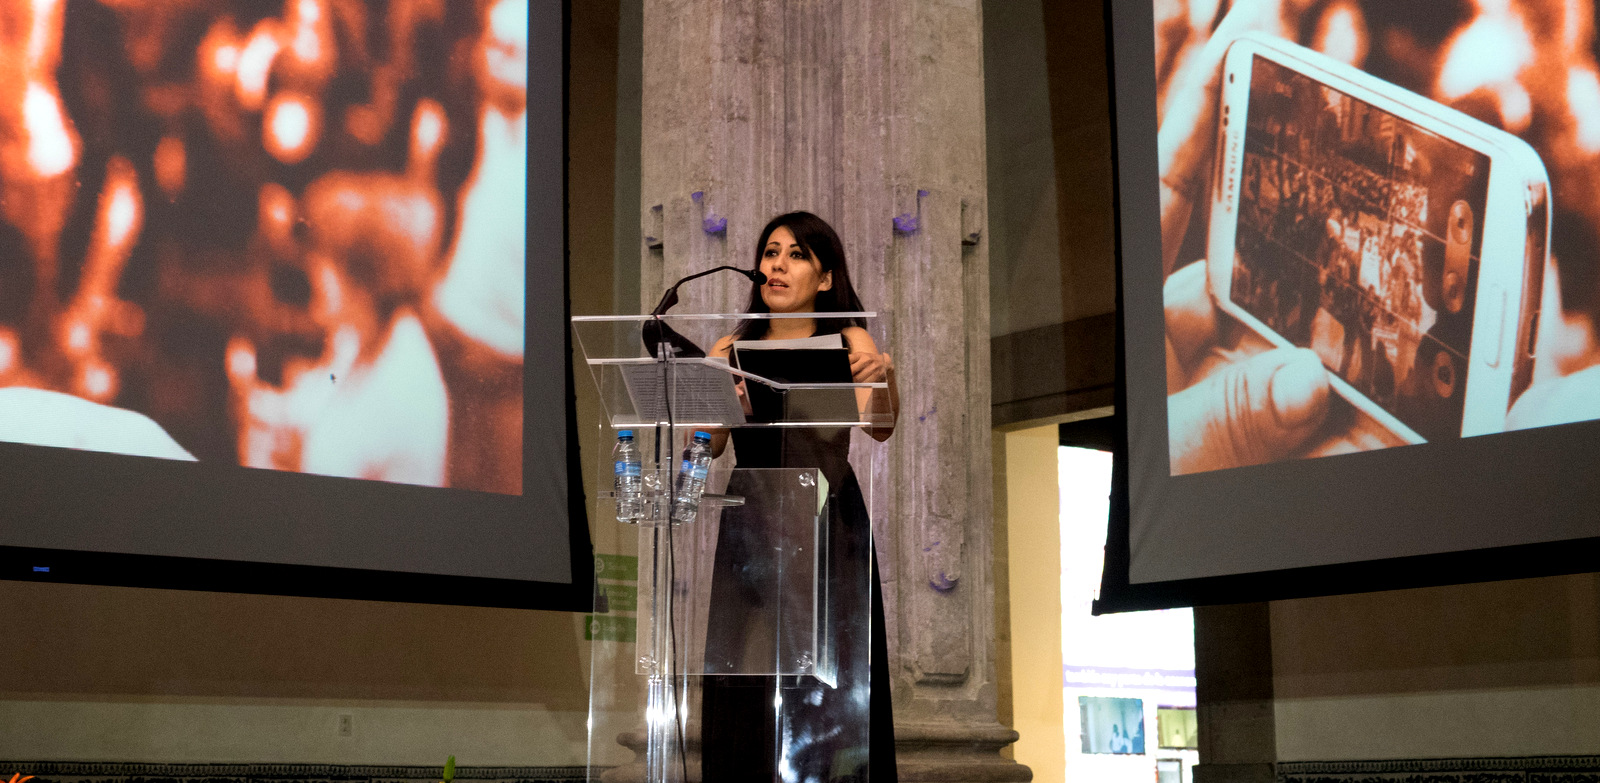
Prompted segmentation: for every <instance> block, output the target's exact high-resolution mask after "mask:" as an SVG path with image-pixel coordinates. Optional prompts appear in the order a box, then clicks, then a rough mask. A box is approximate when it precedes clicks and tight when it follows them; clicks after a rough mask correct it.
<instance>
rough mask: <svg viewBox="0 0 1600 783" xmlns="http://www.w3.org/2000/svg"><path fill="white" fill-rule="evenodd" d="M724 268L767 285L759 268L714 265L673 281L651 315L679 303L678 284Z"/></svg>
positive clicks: (663, 311)
mask: <svg viewBox="0 0 1600 783" xmlns="http://www.w3.org/2000/svg"><path fill="white" fill-rule="evenodd" d="M723 270H727V271H729V272H738V273H739V274H741V275H744V276H745V277H748V278H750V282H752V283H755V284H756V285H766V284H767V276H766V275H764V274H762V273H761V270H759V269H740V268H739V267H736V266H719V267H713V268H711V269H707V270H706V271H704V272H696V273H694V274H692V275H689V276H687V277H684V278H683V279H681V280H679V281H678V282H676V283H673V284H672V287H671V288H668V289H667V292H666V293H665V294H662V295H661V301H659V302H657V303H656V309H654V310H651V311H650V314H651V315H662V314H664V313H666V312H667V311H668V310H670V309H672V306H673V305H676V304H677V303H678V286H680V285H683V284H684V283H687V282H689V281H690V280H693V279H695V278H697V277H705V276H706V275H709V274H711V273H713V272H721V271H723Z"/></svg>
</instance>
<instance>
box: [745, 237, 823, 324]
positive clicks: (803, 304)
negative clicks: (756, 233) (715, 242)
mask: <svg viewBox="0 0 1600 783" xmlns="http://www.w3.org/2000/svg"><path fill="white" fill-rule="evenodd" d="M761 273H762V274H764V275H766V276H767V283H766V285H763V286H761V301H763V302H766V303H767V309H769V310H771V311H772V312H774V313H812V312H816V309H817V292H818V291H827V290H829V289H831V288H833V273H832V272H824V271H822V263H821V262H820V261H818V260H817V259H816V258H815V257H814V256H812V255H811V254H809V253H807V252H806V251H804V250H802V249H801V248H800V244H799V243H798V242H795V240H794V233H793V232H791V231H790V230H789V229H788V228H787V227H784V226H779V227H778V228H776V229H774V230H773V232H772V234H771V235H770V236H768V237H767V245H766V247H764V248H762V249H761Z"/></svg>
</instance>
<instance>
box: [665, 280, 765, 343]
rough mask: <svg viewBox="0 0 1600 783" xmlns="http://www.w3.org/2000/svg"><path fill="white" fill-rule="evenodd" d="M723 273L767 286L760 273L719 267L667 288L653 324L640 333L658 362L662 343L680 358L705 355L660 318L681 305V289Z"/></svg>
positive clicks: (691, 341)
mask: <svg viewBox="0 0 1600 783" xmlns="http://www.w3.org/2000/svg"><path fill="white" fill-rule="evenodd" d="M724 270H726V271H730V272H738V273H739V274H741V275H744V276H745V277H748V278H750V281H751V282H753V283H755V284H756V285H762V284H764V283H766V282H767V276H766V275H764V274H762V273H761V272H758V271H755V270H750V269H740V268H739V267H736V266H719V267H713V268H711V269H707V270H705V271H703V272H696V273H694V274H692V275H689V276H687V277H684V278H682V279H681V280H679V281H678V282H676V283H673V284H672V287H671V288H668V289H667V292H666V293H665V294H662V295H661V301H659V302H657V303H656V307H655V309H654V310H651V311H650V315H651V318H650V320H648V321H645V322H644V327H643V328H642V330H641V337H643V338H644V345H645V349H646V350H648V351H650V355H651V356H654V357H655V358H657V359H660V358H661V346H662V344H663V343H665V344H667V345H668V346H670V347H671V349H672V353H673V354H674V355H675V356H678V357H679V358H684V359H698V358H700V357H702V356H705V355H706V352H705V351H704V350H702V349H701V348H700V346H698V345H695V344H694V341H693V340H690V339H689V338H687V337H684V336H683V335H682V334H679V333H678V331H677V330H676V329H673V328H672V327H671V326H668V325H667V324H666V322H665V321H662V320H661V316H662V315H665V314H666V312H667V311H668V310H670V309H672V306H673V305H676V304H677V303H678V286H681V285H683V284H684V283H687V282H689V281H690V280H693V279H695V278H697V277H705V276H706V275H709V274H712V273H713V272H721V271H724Z"/></svg>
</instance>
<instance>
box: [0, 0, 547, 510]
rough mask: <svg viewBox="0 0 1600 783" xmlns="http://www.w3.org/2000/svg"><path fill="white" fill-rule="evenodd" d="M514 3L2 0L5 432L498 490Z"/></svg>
mask: <svg viewBox="0 0 1600 783" xmlns="http://www.w3.org/2000/svg"><path fill="white" fill-rule="evenodd" d="M527 17H528V5H527V0H387V2H385V1H383V0H283V1H282V2H278V1H277V0H267V1H262V0H8V1H7V2H5V3H3V4H0V440H5V441H13V442H23V443H34V444H40V445H47V446H62V447H71V448H79V449H90V450H97V451H109V452H118V453H124V454H136V455H144V456H156V457H167V458H174V459H198V460H201V461H208V462H230V463H234V464H239V465H244V466H248V467H255V468H269V469H275V470H284V471H296V472H304V473H317V474H323V475H330V476H345V477H352V478H364V479H375V480H381V481H391V482H401V483H407V484H422V485H430V486H448V487H457V488H463V489H472V490H482V491H489V492H499V493H511V494H519V493H520V492H521V491H522V458H521V453H522V442H521V432H522V394H523V390H522V372H523V368H522V365H523V319H524V309H523V308H524V295H523V291H524V275H525V272H524V258H525V250H524V224H525V217H524V205H525V202H526V182H525V176H526V173H525V172H526V165H527V154H526V138H527V135H526V120H527V83H526V82H527V46H528V19H527Z"/></svg>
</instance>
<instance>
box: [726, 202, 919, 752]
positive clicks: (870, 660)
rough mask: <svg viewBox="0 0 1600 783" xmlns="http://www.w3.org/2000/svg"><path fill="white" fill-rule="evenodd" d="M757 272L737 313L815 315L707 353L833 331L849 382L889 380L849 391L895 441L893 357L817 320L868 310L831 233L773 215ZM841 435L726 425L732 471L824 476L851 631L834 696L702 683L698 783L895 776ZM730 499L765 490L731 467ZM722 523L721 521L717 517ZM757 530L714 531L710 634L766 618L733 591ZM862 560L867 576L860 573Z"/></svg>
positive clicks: (878, 637) (877, 604) (871, 594)
mask: <svg viewBox="0 0 1600 783" xmlns="http://www.w3.org/2000/svg"><path fill="white" fill-rule="evenodd" d="M756 267H757V268H758V269H759V270H760V271H761V272H762V273H763V274H765V275H766V278H767V279H766V282H765V283H764V284H761V285H759V286H753V287H752V290H751V293H750V304H749V306H748V308H747V310H746V312H749V313H816V314H818V317H816V318H781V319H749V320H746V321H743V322H742V323H741V324H740V325H739V327H738V328H737V330H736V331H735V333H734V334H731V335H728V336H726V337H723V338H722V339H721V340H718V341H717V344H716V346H715V347H714V348H713V349H712V351H711V355H712V356H714V357H727V356H729V354H730V353H731V352H732V350H733V344H734V341H736V340H739V341H745V340H786V339H798V338H808V337H823V336H832V335H837V339H838V340H839V344H838V347H842V348H846V349H848V351H849V357H850V374H851V378H852V380H853V381H854V382H856V383H879V382H886V383H887V384H888V386H887V388H881V389H870V390H869V389H859V390H857V407H858V408H859V409H860V410H861V411H862V412H864V413H873V414H876V417H875V420H876V421H882V420H883V419H884V418H885V416H884V415H885V414H887V420H888V422H889V423H888V424H883V425H871V426H866V431H867V433H868V434H869V435H871V436H872V437H873V439H875V440H878V441H884V440H887V439H888V438H889V436H890V435H891V434H893V433H894V421H895V420H896V418H897V417H898V414H899V407H900V406H899V398H898V394H897V392H896V389H895V378H894V362H893V361H892V360H891V359H890V357H889V355H888V354H887V353H880V352H879V351H878V347H877V345H875V344H874V343H873V341H872V336H871V335H869V334H867V330H866V329H865V328H863V327H864V326H865V323H864V322H863V321H862V320H861V319H860V318H828V317H825V315H824V314H826V313H830V312H832V313H843V312H859V311H861V310H862V309H863V308H862V307H861V300H860V299H859V298H858V297H857V296H856V292H855V289H854V288H853V287H852V286H851V285H850V272H849V270H848V268H847V267H846V266H845V257H844V245H843V244H842V243H841V242H840V241H839V236H838V234H836V233H834V230H833V228H832V227H830V226H829V225H828V224H827V223H825V222H823V220H822V219H821V218H819V217H817V216H816V215H813V214H811V213H809V212H790V213H788V214H784V215H779V216H778V217H775V218H773V219H772V221H771V222H769V223H768V224H767V226H766V228H764V229H762V231H761V235H760V238H759V241H758V242H757V243H756ZM840 380H842V379H840ZM850 433H851V430H850V429H849V428H832V429H808V428H783V429H774V428H759V427H753V428H740V429H735V430H733V444H734V451H735V456H736V459H737V460H738V467H739V468H817V469H819V470H820V471H821V472H822V474H823V476H824V477H825V478H826V479H827V481H828V487H829V495H830V497H829V499H828V508H829V520H828V524H829V547H828V548H829V550H830V551H829V553H828V555H829V557H830V561H831V563H830V569H829V571H828V577H829V582H830V585H831V586H832V587H833V588H834V589H833V590H832V593H833V596H832V602H833V612H834V616H836V617H839V618H844V619H853V620H855V622H853V623H846V624H845V627H844V628H842V629H840V630H839V631H838V632H837V635H836V643H835V649H836V650H837V655H838V687H837V688H829V687H827V686H826V685H821V684H817V683H815V682H810V683H806V682H804V681H798V682H791V680H793V679H794V678H784V680H785V681H784V683H783V685H784V686H785V687H783V688H781V689H780V687H779V686H780V683H779V682H778V681H777V679H776V678H774V677H707V678H705V690H704V701H703V703H702V709H701V715H702V716H703V720H702V724H701V725H702V740H703V745H702V753H701V759H702V779H703V780H704V781H706V783H725V782H726V781H741V783H742V782H744V781H751V780H758V779H767V778H766V775H768V774H771V772H770V771H772V770H777V769H778V768H779V767H780V766H781V767H783V768H784V769H786V770H791V771H793V773H794V775H793V776H794V777H796V778H797V779H804V780H826V781H864V780H872V781H876V783H884V782H885V781H895V780H897V779H898V778H897V776H896V774H895V762H894V723H893V712H892V710H891V707H890V700H889V667H888V651H887V648H886V646H885V642H884V620H883V600H882V597H881V596H880V595H879V594H878V593H879V590H878V580H877V575H876V574H877V554H876V552H875V551H873V544H872V524H871V521H870V520H869V519H868V517H867V505H866V501H865V499H864V498H863V497H862V494H861V485H860V484H859V483H858V482H857V481H856V477H855V474H854V473H853V472H852V471H851V469H850V461H849V457H850ZM727 438H728V432H727V431H726V430H724V431H722V432H719V433H716V434H715V436H714V438H713V451H714V452H715V453H719V454H720V453H721V451H722V449H723V448H724V447H725V446H726V443H727ZM728 493H729V494H739V495H744V496H745V497H746V498H747V501H748V505H749V507H750V508H751V509H752V510H757V509H760V507H761V502H762V497H761V496H762V495H763V494H770V490H768V489H764V488H763V487H762V486H761V481H759V480H758V479H756V478H754V477H752V476H751V475H750V474H747V473H745V472H743V471H740V472H736V473H735V474H734V479H733V480H732V482H730V486H729V487H728ZM757 513H759V511H757ZM727 518H728V517H727V515H724V520H727ZM760 535H761V531H760V530H759V528H758V527H757V526H754V525H749V524H738V522H737V521H735V522H734V523H732V524H730V523H728V522H726V521H725V522H724V523H723V524H722V526H721V527H720V529H719V531H718V543H717V552H716V561H715V565H714V566H713V578H712V591H711V596H712V600H711V614H710V618H709V624H710V628H711V632H712V633H713V634H722V635H726V634H729V633H730V632H731V634H732V635H733V636H737V629H740V628H742V627H745V626H746V625H747V624H748V622H749V621H750V619H751V617H752V615H753V614H754V613H756V612H760V611H762V610H763V607H761V605H760V599H759V596H754V595H751V594H750V591H748V590H741V589H740V588H741V579H740V575H741V569H742V568H743V567H745V566H746V564H747V563H749V562H751V560H750V557H749V556H750V555H752V554H754V553H757V552H760V551H762V550H764V549H769V548H770V547H768V546H765V545H764V544H763V542H762V541H760V540H758V538H759V536H760ZM868 563H870V564H871V566H870V571H866V569H867V568H868V565H867V564H868ZM863 571H866V572H865V573H863ZM766 609H767V610H768V611H770V610H771V607H766ZM868 614H870V618H871V623H870V628H871V632H870V634H869V635H868V636H869V638H866V639H863V638H860V635H861V634H860V633H859V632H856V631H853V630H852V629H857V628H861V627H862V625H863V623H862V622H860V620H861V618H862V617H863V616H864V615H868ZM708 646H709V643H708ZM782 777H784V778H785V779H787V778H789V777H790V776H789V775H784V776H782Z"/></svg>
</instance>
